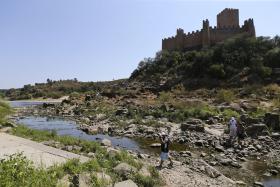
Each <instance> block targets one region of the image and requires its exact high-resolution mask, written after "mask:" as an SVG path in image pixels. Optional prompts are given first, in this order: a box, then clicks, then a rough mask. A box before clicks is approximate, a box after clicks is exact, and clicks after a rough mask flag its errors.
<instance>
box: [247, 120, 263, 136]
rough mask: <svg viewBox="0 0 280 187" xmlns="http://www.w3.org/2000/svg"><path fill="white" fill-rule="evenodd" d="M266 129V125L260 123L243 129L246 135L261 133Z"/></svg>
mask: <svg viewBox="0 0 280 187" xmlns="http://www.w3.org/2000/svg"><path fill="white" fill-rule="evenodd" d="M266 129H267V126H266V125H265V124H262V123H260V124H253V125H250V126H249V127H247V128H246V129H245V131H246V134H247V135H248V136H258V135H262V134H263V132H264V131H265V130H266Z"/></svg>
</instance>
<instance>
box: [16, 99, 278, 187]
mask: <svg viewBox="0 0 280 187" xmlns="http://www.w3.org/2000/svg"><path fill="white" fill-rule="evenodd" d="M70 103H71V101H69V100H66V101H64V102H62V103H59V104H53V103H46V104H43V105H41V106H37V107H28V108H24V109H19V110H18V113H17V114H16V115H15V116H13V118H14V119H15V118H21V117H24V116H30V115H32V116H49V117H55V116H59V117H63V118H65V119H68V120H73V121H75V122H77V124H79V128H80V129H81V130H83V131H84V132H86V133H88V134H110V135H111V136H123V137H127V138H134V139H135V138H140V139H142V140H144V141H143V142H145V145H144V146H146V147H150V148H149V149H158V148H157V147H158V146H159V145H158V144H157V143H158V133H159V132H164V131H165V132H166V130H167V128H171V133H170V137H171V139H172V141H173V144H174V145H175V146H174V147H173V150H172V151H171V155H172V157H173V159H174V160H176V162H175V163H176V164H175V167H174V168H164V169H162V170H160V173H161V175H162V176H163V177H164V178H165V179H166V180H167V182H166V183H167V184H168V186H207V185H210V186H231V185H232V186H234V185H236V184H237V185H243V186H246V185H248V186H250V185H253V184H254V185H255V186H261V185H265V184H266V178H268V180H270V178H272V177H276V178H277V176H278V173H279V172H280V165H279V158H278V155H279V153H280V141H279V137H280V134H279V133H278V132H277V130H272V129H273V128H276V129H277V125H278V126H279V120H278V121H277V119H279V116H277V114H275V113H268V114H266V115H265V116H264V118H252V117H249V116H248V115H243V116H241V117H240V120H241V122H243V123H244V124H245V125H246V127H247V128H246V134H247V136H246V137H245V138H244V139H243V140H241V141H239V142H235V144H234V145H233V146H228V143H227V141H228V134H227V133H226V131H227V126H226V125H225V119H223V118H222V117H221V116H213V117H211V118H208V119H207V120H201V119H197V118H189V119H188V120H186V121H185V122H184V123H175V122H170V121H169V120H168V119H167V118H155V117H154V116H146V117H145V118H144V119H141V122H138V123H136V122H135V120H129V119H124V120H123V121H124V123H122V124H119V123H116V121H114V120H112V118H109V117H108V114H102V113H98V114H95V115H81V114H79V112H77V111H79V110H86V109H87V108H82V107H81V105H78V104H77V103H75V104H73V103H72V104H70ZM82 106H83V105H82ZM127 113H128V109H127V108H125V107H120V108H118V109H117V110H116V111H115V113H114V115H117V116H122V115H127ZM155 120H156V121H157V123H156V124H155V125H149V126H148V125H146V124H148V123H149V122H154V121H155ZM124 124H125V125H124ZM268 127H270V128H268ZM131 153H132V154H135V156H137V157H140V158H142V159H143V160H144V161H145V162H148V163H150V164H153V165H156V164H157V163H158V161H159V160H158V159H157V158H156V157H154V156H151V155H149V154H139V153H135V152H131ZM152 155H154V153H153V154H152ZM180 171H184V172H180ZM257 181H261V182H257ZM262 182H263V184H262ZM278 184H279V183H277V182H276V185H278Z"/></svg>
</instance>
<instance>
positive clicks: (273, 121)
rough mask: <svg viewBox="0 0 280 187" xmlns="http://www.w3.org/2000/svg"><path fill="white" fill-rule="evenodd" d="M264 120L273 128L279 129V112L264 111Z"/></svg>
mask: <svg viewBox="0 0 280 187" xmlns="http://www.w3.org/2000/svg"><path fill="white" fill-rule="evenodd" d="M264 122H265V124H266V125H267V126H268V127H269V128H272V129H273V130H280V122H279V114H275V113H266V114H265V116H264Z"/></svg>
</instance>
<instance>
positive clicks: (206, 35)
mask: <svg viewBox="0 0 280 187" xmlns="http://www.w3.org/2000/svg"><path fill="white" fill-rule="evenodd" d="M209 46H210V29H209V21H208V19H206V20H205V21H204V20H203V24H202V47H209Z"/></svg>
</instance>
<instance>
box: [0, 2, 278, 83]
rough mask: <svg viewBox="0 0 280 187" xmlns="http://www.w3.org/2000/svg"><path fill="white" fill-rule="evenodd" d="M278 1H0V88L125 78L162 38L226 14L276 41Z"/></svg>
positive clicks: (214, 21) (195, 27)
mask: <svg viewBox="0 0 280 187" xmlns="http://www.w3.org/2000/svg"><path fill="white" fill-rule="evenodd" d="M279 7H280V2H278V1H276V0H274V1H261V0H258V1H253V0H245V1H241V0H235V1H228V0H224V1H221V0H213V1H210V0H209V1H202V0H198V1H188V0H111V1H109V0H99V1H96V0H1V1H0V88H12V87H22V86H23V85H25V84H29V83H31V84H34V83H35V82H45V81H46V79H47V78H50V79H53V80H58V79H72V78H78V80H81V81H101V80H113V79H119V78H126V77H129V76H130V74H131V72H132V71H133V70H134V69H135V68H136V67H137V65H138V63H139V61H140V60H142V59H143V58H145V57H153V56H154V54H155V53H156V52H157V51H159V50H160V49H161V39H162V38H164V37H168V36H172V35H174V34H175V32H176V29H177V28H179V27H180V28H183V29H184V30H185V32H188V31H192V30H197V29H200V28H201V26H202V20H203V19H206V18H208V19H209V21H210V25H212V26H213V25H216V15H217V14H218V13H219V12H220V11H222V10H223V9H224V8H239V10H240V12H239V13H240V23H241V24H242V23H243V21H244V19H247V18H251V17H252V18H254V21H255V26H256V33H257V35H258V36H260V35H262V36H274V35H276V34H280V25H279V18H280V11H279Z"/></svg>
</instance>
